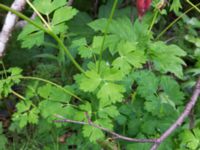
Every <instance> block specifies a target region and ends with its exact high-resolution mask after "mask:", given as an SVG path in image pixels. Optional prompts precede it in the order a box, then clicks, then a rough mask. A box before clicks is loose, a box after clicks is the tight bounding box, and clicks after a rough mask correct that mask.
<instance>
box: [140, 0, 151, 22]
mask: <svg viewBox="0 0 200 150" xmlns="http://www.w3.org/2000/svg"><path fill="white" fill-rule="evenodd" d="M150 5H151V0H137V11H138V16H139V19H140V20H141V19H142V16H143V15H144V14H145V13H146V11H147V10H148V9H149V7H150Z"/></svg>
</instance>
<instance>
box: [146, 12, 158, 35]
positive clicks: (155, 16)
mask: <svg viewBox="0 0 200 150" xmlns="http://www.w3.org/2000/svg"><path fill="white" fill-rule="evenodd" d="M158 12H159V11H158V10H157V9H156V10H155V14H154V17H153V20H152V22H151V25H150V27H149V30H148V34H150V32H151V30H152V29H153V26H154V24H155V22H156V18H157V16H158Z"/></svg>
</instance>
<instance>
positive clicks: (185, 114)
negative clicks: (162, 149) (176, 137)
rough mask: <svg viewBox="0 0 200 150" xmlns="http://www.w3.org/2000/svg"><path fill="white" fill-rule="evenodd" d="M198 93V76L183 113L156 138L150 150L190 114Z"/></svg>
mask: <svg viewBox="0 0 200 150" xmlns="http://www.w3.org/2000/svg"><path fill="white" fill-rule="evenodd" d="M199 94H200V78H199V79H198V81H197V83H196V86H195V89H194V92H193V94H192V97H191V98H190V101H189V102H188V103H187V105H186V107H185V109H184V111H183V113H182V114H181V115H180V116H179V118H178V119H177V120H176V121H175V122H174V123H173V124H172V125H171V126H170V127H169V128H168V129H167V130H166V131H165V132H164V133H163V134H162V135H161V136H160V138H158V139H157V142H156V143H155V144H154V145H153V146H152V148H151V150H156V149H157V148H158V146H159V145H160V144H161V143H162V142H163V141H164V140H165V139H166V138H167V137H168V136H169V135H170V134H171V133H172V132H173V131H174V130H175V129H176V128H178V127H179V126H181V124H182V123H183V121H184V119H185V118H186V117H187V116H188V115H189V114H190V112H191V110H192V108H193V107H194V106H195V104H196V102H197V100H198V97H199Z"/></svg>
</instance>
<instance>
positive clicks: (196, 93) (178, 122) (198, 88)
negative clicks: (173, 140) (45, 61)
mask: <svg viewBox="0 0 200 150" xmlns="http://www.w3.org/2000/svg"><path fill="white" fill-rule="evenodd" d="M199 94H200V78H199V79H198V81H197V83H196V86H195V89H194V92H193V94H192V97H191V98H190V100H189V102H188V103H187V105H186V107H185V109H184V111H183V113H182V114H181V115H180V116H179V118H178V119H177V120H176V121H175V122H174V123H173V124H172V125H171V126H170V127H169V128H168V129H167V130H166V131H165V132H164V133H163V134H162V135H161V136H160V137H159V138H157V139H137V138H130V137H126V136H123V135H120V134H118V133H115V132H113V131H110V130H109V129H107V128H104V127H102V126H99V125H97V124H94V123H93V122H92V121H91V118H90V117H89V115H88V113H86V118H87V119H88V123H87V122H81V121H74V120H70V119H66V118H64V117H63V116H60V115H56V117H58V118H61V119H63V120H55V121H54V122H68V123H75V124H81V125H90V126H93V127H95V128H98V129H100V130H102V131H105V132H107V133H109V134H111V135H113V136H114V137H115V139H121V140H126V141H129V142H138V143H154V144H153V146H152V147H151V150H156V149H157V148H158V146H159V145H160V144H161V143H162V142H163V141H164V140H165V139H166V138H167V137H168V136H169V135H170V134H171V133H172V132H173V131H174V130H175V129H176V128H178V127H179V126H181V125H182V123H183V121H184V119H185V118H186V117H187V116H188V115H189V114H190V112H191V110H192V108H193V107H194V106H195V104H196V102H197V99H198V97H199Z"/></svg>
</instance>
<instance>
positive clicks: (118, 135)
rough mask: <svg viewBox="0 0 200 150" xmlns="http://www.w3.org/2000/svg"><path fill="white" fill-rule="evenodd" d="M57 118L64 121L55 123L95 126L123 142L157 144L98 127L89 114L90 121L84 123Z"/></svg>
mask: <svg viewBox="0 0 200 150" xmlns="http://www.w3.org/2000/svg"><path fill="white" fill-rule="evenodd" d="M55 116H56V117H57V118H61V119H63V120H54V122H68V123H74V124H80V125H90V126H93V127H95V128H98V129H100V130H102V131H105V132H107V133H109V134H111V135H113V136H114V137H115V139H122V140H126V141H130V142H140V143H155V142H156V139H136V138H130V137H126V136H123V135H120V134H118V133H115V132H113V131H110V130H109V129H107V128H104V127H102V126H100V125H97V124H95V123H93V122H92V121H91V119H90V117H89V116H88V114H87V113H86V118H87V119H88V122H82V121H75V120H70V119H66V118H64V117H63V116H60V115H57V114H56V115H55Z"/></svg>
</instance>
